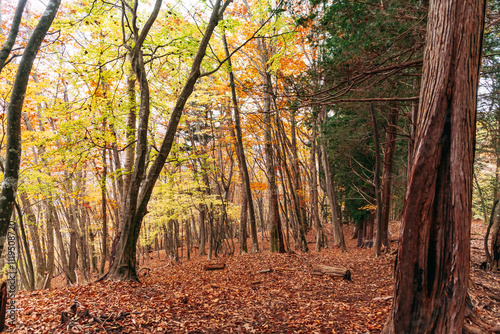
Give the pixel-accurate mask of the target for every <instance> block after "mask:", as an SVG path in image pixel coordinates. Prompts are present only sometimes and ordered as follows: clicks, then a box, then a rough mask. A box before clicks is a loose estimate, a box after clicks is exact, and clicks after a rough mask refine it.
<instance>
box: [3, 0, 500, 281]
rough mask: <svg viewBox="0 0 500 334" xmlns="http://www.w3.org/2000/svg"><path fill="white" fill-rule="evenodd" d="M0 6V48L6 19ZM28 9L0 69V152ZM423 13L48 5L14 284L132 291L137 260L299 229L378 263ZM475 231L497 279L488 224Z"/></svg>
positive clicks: (394, 8)
mask: <svg viewBox="0 0 500 334" xmlns="http://www.w3.org/2000/svg"><path fill="white" fill-rule="evenodd" d="M20 3H21V2H20ZM0 4H1V14H2V16H1V18H0V20H1V25H0V27H1V28H2V31H0V38H1V42H2V44H5V42H4V41H5V40H7V38H8V34H9V32H10V31H11V22H12V19H13V18H14V16H15V10H16V6H15V4H14V3H12V2H5V0H4V2H3V3H0ZM18 6H19V5H18ZM225 6H227V8H226V7H225ZM488 6H489V7H488V10H487V14H486V27H485V42H484V50H483V64H482V81H481V85H480V96H479V104H478V113H477V137H476V142H477V147H476V154H475V162H474V196H473V212H474V217H475V218H481V219H483V220H484V221H485V222H488V221H489V220H490V214H491V212H492V211H493V210H494V209H495V205H494V204H495V199H496V198H498V191H499V168H500V147H499V146H500V111H499V105H498V100H497V93H498V87H499V84H500V81H499V79H500V78H499V76H498V61H499V55H500V54H499V45H498V38H497V37H498V36H497V33H498V32H497V29H498V28H497V22H498V20H499V18H500V17H499V16H498V3H497V1H490V2H489V4H488ZM34 7H36V6H35V5H31V6H30V4H29V3H28V4H27V5H26V10H25V11H24V14H23V19H22V21H21V25H20V28H19V33H18V35H17V39H16V42H15V44H14V46H13V48H12V53H11V54H10V55H9V56H8V58H7V59H6V62H5V64H3V65H2V68H1V77H0V103H1V106H2V109H3V112H2V113H1V114H0V118H1V119H0V120H1V122H2V141H1V148H2V150H5V148H6V143H5V140H6V137H7V136H8V133H7V130H6V119H7V117H6V111H7V109H8V107H9V103H10V102H9V99H10V94H11V92H12V89H13V82H14V78H15V75H16V71H17V68H18V65H19V60H20V57H21V55H22V54H23V50H24V48H25V46H26V44H27V43H28V40H29V39H30V37H31V36H32V34H33V31H34V29H35V26H36V24H37V22H38V20H39V19H40V17H41V13H40V12H39V11H38V10H37V9H36V8H34ZM211 13H212V14H211ZM214 13H215V14H214ZM222 13H224V15H223V17H222V16H221V15H222ZM427 13H428V4H427V3H426V2H425V1H424V2H422V1H386V2H379V1H367V2H319V1H312V2H294V1H287V2H278V3H272V2H263V1H235V2H234V3H232V4H229V3H228V2H226V3H221V2H220V1H218V2H216V3H210V2H199V3H197V4H194V5H192V4H189V5H187V4H182V3H181V2H177V3H162V1H156V2H155V3H154V4H153V3H147V2H144V3H142V2H141V3H140V4H139V3H134V4H132V3H128V2H126V1H122V2H116V3H114V2H104V1H103V2H92V1H75V2H70V3H63V4H62V5H61V7H60V8H59V11H58V13H57V16H56V18H55V20H54V22H53V24H52V26H51V28H50V30H49V32H48V34H47V36H46V38H45V40H44V42H43V44H42V46H41V48H40V51H39V52H38V54H37V58H36V60H35V63H34V66H33V69H32V72H31V75H30V76H29V85H28V90H27V92H26V96H25V99H24V106H23V109H22V114H21V115H22V122H21V128H22V134H21V138H22V141H21V142H22V156H21V168H20V174H19V189H18V193H17V197H16V203H15V212H16V213H15V217H16V218H15V222H16V224H17V227H18V228H17V231H18V233H19V234H18V240H19V246H18V251H19V256H18V261H19V263H18V268H19V274H20V278H21V285H22V288H24V289H27V290H34V289H47V288H50V286H51V280H52V278H53V276H56V275H59V274H63V275H64V277H65V279H66V280H67V283H68V284H74V283H76V282H77V281H78V282H79V283H83V282H89V281H91V280H93V279H95V278H96V277H97V276H102V275H108V276H106V277H111V278H117V279H137V272H136V267H137V266H136V264H137V256H138V255H139V254H141V253H142V254H148V253H149V252H150V251H151V250H153V249H154V250H159V249H165V251H166V253H167V255H168V256H169V257H170V258H171V259H172V260H173V261H178V260H179V258H180V252H185V253H186V254H187V259H189V258H190V257H191V256H192V254H194V253H197V254H198V255H206V256H207V257H208V259H213V258H214V257H217V256H219V255H231V254H234V253H236V252H239V253H244V252H259V251H264V250H266V251H267V249H263V245H264V244H266V243H265V242H264V240H267V239H269V240H270V243H269V245H270V246H269V251H272V252H274V251H276V252H289V251H291V250H294V251H299V250H300V251H302V252H307V251H312V250H310V249H309V247H310V246H309V245H308V243H307V240H306V235H307V233H308V232H309V231H311V230H312V231H314V234H315V241H316V242H315V245H314V248H315V251H318V252H319V251H320V250H321V249H322V248H323V247H327V246H330V247H331V246H338V247H341V248H342V249H344V250H347V249H346V245H345V240H344V234H343V226H345V225H346V224H353V225H355V226H356V227H357V232H356V233H357V236H358V246H360V247H373V248H374V253H375V254H376V255H377V256H378V255H380V253H381V252H383V251H388V250H389V233H388V226H389V221H390V220H399V219H400V218H401V214H402V208H403V205H404V195H405V189H406V186H407V179H406V176H407V173H408V166H409V165H410V163H411V157H412V154H411V152H412V149H413V139H414V136H413V135H414V130H415V128H414V126H415V124H416V117H417V116H416V112H417V110H418V100H419V97H418V95H419V90H420V77H421V75H422V57H423V51H424V46H425V36H426V24H427ZM219 14H221V15H219ZM181 115H182V117H180V116H181ZM409 159H410V161H409ZM4 163H5V162H4V161H3V162H2V166H1V167H2V168H3V165H4ZM497 209H498V206H497ZM498 210H500V209H498ZM498 210H497V211H498ZM492 217H493V218H494V219H493V220H494V224H493V228H492V229H491V236H492V244H491V247H490V249H491V253H492V256H491V258H487V262H488V263H487V265H488V266H489V267H493V268H497V267H498V262H496V263H495V261H498V259H499V258H500V257H499V256H498V255H499V254H500V228H499V227H500V219H499V217H500V211H498V212H497V213H496V214H492ZM235 238H237V240H238V242H235ZM249 243H250V244H249ZM110 263H111V265H110Z"/></svg>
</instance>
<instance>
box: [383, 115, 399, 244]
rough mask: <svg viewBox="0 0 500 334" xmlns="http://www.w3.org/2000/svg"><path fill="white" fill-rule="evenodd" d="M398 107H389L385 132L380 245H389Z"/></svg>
mask: <svg viewBox="0 0 500 334" xmlns="http://www.w3.org/2000/svg"><path fill="white" fill-rule="evenodd" d="M398 117H399V109H398V108H394V107H391V106H390V107H389V117H388V121H387V123H388V124H387V131H386V134H385V149H384V172H383V175H382V184H383V185H382V191H383V193H382V245H384V246H385V247H390V245H389V213H390V209H391V193H392V191H391V188H392V166H393V164H394V153H395V151H396V137H397V134H398V128H397V124H398Z"/></svg>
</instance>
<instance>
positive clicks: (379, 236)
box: [370, 103, 382, 257]
mask: <svg viewBox="0 0 500 334" xmlns="http://www.w3.org/2000/svg"><path fill="white" fill-rule="evenodd" d="M370 113H371V116H372V126H373V142H374V145H375V170H374V171H373V179H374V181H375V182H374V186H375V200H376V202H377V209H376V211H375V222H376V226H377V235H376V237H375V256H377V257H379V256H380V248H381V246H382V196H381V193H380V136H379V134H378V126H377V118H376V116H375V108H374V107H373V103H372V104H370Z"/></svg>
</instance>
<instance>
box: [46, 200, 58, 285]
mask: <svg viewBox="0 0 500 334" xmlns="http://www.w3.org/2000/svg"><path fill="white" fill-rule="evenodd" d="M45 203H46V206H47V207H46V210H47V212H46V213H45V217H46V221H47V272H46V274H45V275H46V277H45V282H44V284H43V289H50V283H51V281H52V275H53V274H54V268H55V252H54V249H55V242H54V207H53V205H52V200H51V199H47V200H46V201H45Z"/></svg>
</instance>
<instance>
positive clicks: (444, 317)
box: [383, 0, 486, 333]
mask: <svg viewBox="0 0 500 334" xmlns="http://www.w3.org/2000/svg"><path fill="white" fill-rule="evenodd" d="M429 8H430V9H429V16H428V26H427V45H426V48H425V53H424V66H423V74H422V86H421V91H420V106H419V110H418V115H417V122H416V129H415V143H414V154H413V164H412V166H411V169H410V173H409V175H408V178H409V181H408V189H407V192H406V199H405V206H404V210H403V217H402V228H403V233H402V236H401V239H400V246H399V252H398V263H397V266H396V283H395V293H394V302H393V307H392V310H391V313H390V316H389V321H388V323H387V324H386V327H385V328H384V330H383V333H461V332H462V327H463V322H464V312H465V298H466V295H467V283H468V275H469V260H470V249H469V247H470V225H471V218H472V217H471V216H472V215H471V212H472V211H471V206H472V178H473V161H474V145H475V140H474V138H475V128H476V103H477V90H478V82H479V69H480V61H481V49H482V40H483V28H484V16H485V10H486V1H484V0H463V1H457V0H442V1H435V0H433V1H431V2H430V7H429Z"/></svg>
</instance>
